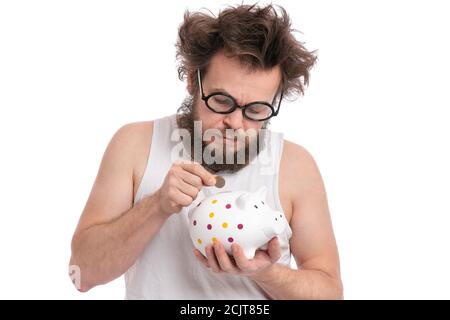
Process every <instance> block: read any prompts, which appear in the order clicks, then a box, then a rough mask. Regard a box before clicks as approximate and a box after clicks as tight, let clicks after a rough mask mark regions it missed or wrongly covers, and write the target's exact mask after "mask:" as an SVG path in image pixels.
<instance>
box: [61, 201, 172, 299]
mask: <svg viewBox="0 0 450 320" xmlns="http://www.w3.org/2000/svg"><path fill="white" fill-rule="evenodd" d="M157 201H158V199H157V196H156V194H154V195H151V196H148V197H146V198H144V199H142V201H141V202H139V203H138V204H137V205H136V206H134V207H133V208H131V209H130V210H129V211H127V212H125V213H124V214H122V215H121V216H120V217H118V218H117V219H114V220H113V221H110V222H108V223H104V224H99V225H94V226H92V227H89V228H87V229H86V230H82V231H80V232H79V233H78V234H76V235H75V236H74V239H73V241H72V258H71V261H70V264H71V265H77V266H78V267H79V268H80V276H81V290H82V291H86V290H88V289H90V288H92V287H93V286H96V285H99V284H103V283H106V282H109V281H111V280H113V279H115V278H117V277H118V276H120V275H122V274H123V273H124V272H126V271H127V270H128V268H129V267H130V266H131V265H132V264H133V263H134V262H135V261H136V259H137V258H138V257H139V255H140V254H141V253H142V251H143V250H144V248H145V246H146V245H147V243H148V242H149V241H150V240H151V239H152V238H153V237H154V235H155V234H156V233H157V232H158V231H159V229H160V228H161V226H162V225H163V224H164V222H165V220H166V219H167V215H164V214H162V213H161V212H160V211H159V206H158V203H157Z"/></svg>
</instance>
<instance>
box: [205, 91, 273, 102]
mask: <svg viewBox="0 0 450 320" xmlns="http://www.w3.org/2000/svg"><path fill="white" fill-rule="evenodd" d="M210 90H211V93H216V92H221V93H226V94H228V95H230V96H232V97H233V99H234V100H236V101H237V102H238V103H239V101H238V100H237V99H236V98H235V97H234V96H233V95H232V94H231V93H229V92H228V91H227V90H225V89H222V88H212V89H210ZM211 93H209V94H211ZM276 96H277V94H275V96H274V98H273V100H275V98H276ZM253 102H265V103H268V104H270V105H272V102H268V101H267V100H256V101H252V102H249V103H245V104H241V105H246V104H250V103H253Z"/></svg>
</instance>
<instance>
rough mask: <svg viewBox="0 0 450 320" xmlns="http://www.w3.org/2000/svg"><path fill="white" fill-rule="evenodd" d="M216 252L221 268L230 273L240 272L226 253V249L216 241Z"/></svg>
mask: <svg viewBox="0 0 450 320" xmlns="http://www.w3.org/2000/svg"><path fill="white" fill-rule="evenodd" d="M214 252H215V254H216V257H217V261H218V262H219V266H220V268H221V269H222V270H223V271H225V272H228V273H237V272H238V271H239V270H238V268H236V266H234V265H233V263H232V262H231V260H230V257H229V256H228V254H227V252H226V251H225V247H224V246H223V245H222V244H221V243H220V242H219V241H216V242H215V243H214Z"/></svg>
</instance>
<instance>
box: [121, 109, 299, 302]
mask: <svg viewBox="0 0 450 320" xmlns="http://www.w3.org/2000/svg"><path fill="white" fill-rule="evenodd" d="M176 128H178V126H177V122H176V115H175V114H173V115H171V116H167V117H164V118H161V119H157V120H155V121H154V127H153V137H152V143H151V149H150V153H149V157H148V162H147V167H146V169H145V172H144V176H143V178H142V181H141V184H140V185H139V188H138V191H137V194H136V197H135V199H134V204H137V203H138V202H139V201H140V200H141V199H142V198H143V197H145V196H148V195H151V194H153V193H154V192H155V191H156V190H158V189H159V188H160V187H161V185H162V183H163V181H164V178H165V176H166V174H167V172H168V170H169V168H170V167H171V165H172V163H173V161H175V160H176V159H174V158H173V157H171V154H172V150H173V148H174V146H175V145H177V144H178V143H180V142H179V141H172V140H171V135H172V132H173V131H174V130H175V129H176ZM268 132H269V134H268V139H269V140H268V143H267V144H266V147H265V148H264V149H263V150H262V151H261V152H260V154H259V155H258V156H257V157H256V158H254V159H253V161H252V162H251V163H250V164H249V165H247V166H246V167H244V168H243V169H241V170H239V171H238V172H235V173H227V172H226V173H222V172H221V173H220V175H222V176H223V177H224V178H225V181H226V184H225V186H224V187H223V188H221V189H218V188H216V187H204V188H203V189H202V190H203V193H204V195H205V196H209V195H211V194H214V193H217V192H222V191H233V190H248V191H255V190H257V189H258V188H259V187H261V186H263V185H264V186H266V187H267V191H268V192H267V202H268V204H269V206H270V207H272V208H274V209H276V210H279V211H281V212H283V208H282V207H281V203H280V198H279V195H278V172H279V165H280V158H281V153H282V147H283V134H282V133H275V132H271V131H268ZM185 154H186V153H185ZM179 159H181V158H179ZM184 159H187V158H186V157H185V158H184ZM193 205H195V202H193V203H192V204H191V205H190V206H188V207H185V208H183V209H182V210H181V211H180V212H179V213H178V214H173V215H171V216H170V217H169V218H168V219H167V220H166V222H165V223H164V225H163V226H162V227H161V229H160V230H159V232H158V233H157V234H156V235H155V236H154V238H153V239H152V240H151V241H150V242H149V243H148V244H147V246H146V248H145V249H144V251H143V253H142V255H141V256H140V257H139V258H138V259H137V260H136V262H135V263H134V264H133V265H132V266H131V267H130V269H129V270H128V271H127V272H126V274H125V283H126V296H125V298H126V299H194V300H200V299H227V300H233V299H268V298H269V297H268V295H267V294H266V293H265V292H264V291H263V290H262V289H261V288H260V287H259V286H258V285H257V284H256V283H255V282H254V281H253V280H250V279H249V278H247V277H245V276H237V275H231V274H226V273H220V274H216V273H214V272H213V271H212V270H211V269H207V268H206V267H204V266H203V265H202V264H201V263H200V262H199V261H198V260H197V259H196V257H195V255H194V253H193V249H194V245H193V244H192V241H191V238H190V236H189V231H188V217H187V213H188V211H189V209H190V208H191V206H193ZM291 235H292V231H291V228H290V227H289V226H288V228H286V231H285V232H284V233H283V234H281V235H280V236H279V242H280V245H281V249H282V256H281V258H280V260H278V263H281V264H284V265H287V266H289V265H290V262H291V251H290V247H289V238H290V237H291Z"/></svg>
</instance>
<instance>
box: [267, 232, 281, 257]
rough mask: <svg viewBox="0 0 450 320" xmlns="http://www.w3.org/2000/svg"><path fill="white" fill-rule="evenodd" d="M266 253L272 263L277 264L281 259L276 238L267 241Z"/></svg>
mask: <svg viewBox="0 0 450 320" xmlns="http://www.w3.org/2000/svg"><path fill="white" fill-rule="evenodd" d="M267 253H268V254H269V257H270V261H271V262H272V263H275V262H277V261H278V260H279V259H280V258H281V247H280V242H279V240H278V237H274V238H273V239H272V240H270V241H269V245H268V246H267Z"/></svg>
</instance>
